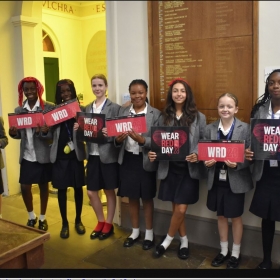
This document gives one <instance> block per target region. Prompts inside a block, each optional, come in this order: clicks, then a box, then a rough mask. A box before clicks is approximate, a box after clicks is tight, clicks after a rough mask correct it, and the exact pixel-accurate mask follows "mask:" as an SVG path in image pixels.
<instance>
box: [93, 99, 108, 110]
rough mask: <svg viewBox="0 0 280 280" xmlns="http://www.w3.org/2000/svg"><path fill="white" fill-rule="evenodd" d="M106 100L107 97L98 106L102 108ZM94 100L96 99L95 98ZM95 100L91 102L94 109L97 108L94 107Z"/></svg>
mask: <svg viewBox="0 0 280 280" xmlns="http://www.w3.org/2000/svg"><path fill="white" fill-rule="evenodd" d="M106 100H107V98H105V99H104V101H103V102H102V104H100V105H99V106H98V108H100V107H101V108H103V105H104V103H105V102H106ZM95 101H96V100H95ZM95 101H94V102H93V104H92V108H94V109H97V108H96V103H95Z"/></svg>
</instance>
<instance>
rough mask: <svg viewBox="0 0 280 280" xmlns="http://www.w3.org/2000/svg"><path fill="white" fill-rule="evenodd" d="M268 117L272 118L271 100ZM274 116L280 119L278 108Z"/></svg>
mask: <svg viewBox="0 0 280 280" xmlns="http://www.w3.org/2000/svg"><path fill="white" fill-rule="evenodd" d="M268 118H269V119H272V107H271V101H270V102H269V109H268ZM274 118H275V119H280V110H278V111H277V112H276V113H275V114H274Z"/></svg>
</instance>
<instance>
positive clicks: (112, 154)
mask: <svg viewBox="0 0 280 280" xmlns="http://www.w3.org/2000/svg"><path fill="white" fill-rule="evenodd" d="M92 105H93V102H91V103H90V104H88V105H87V106H86V107H85V109H84V112H86V113H92V110H91V109H92ZM120 108H121V106H120V105H118V104H116V103H114V102H112V101H111V100H110V99H107V102H106V104H105V106H104V108H103V110H102V112H101V113H102V114H105V115H106V118H114V117H116V116H118V114H119V110H120ZM90 145H91V143H90V142H87V143H86V158H87V159H88V158H89V149H90ZM98 151H99V157H100V161H101V162H102V163H105V164H107V163H113V162H117V161H118V155H119V150H118V149H117V148H116V147H115V146H114V137H107V142H106V143H103V144H98Z"/></svg>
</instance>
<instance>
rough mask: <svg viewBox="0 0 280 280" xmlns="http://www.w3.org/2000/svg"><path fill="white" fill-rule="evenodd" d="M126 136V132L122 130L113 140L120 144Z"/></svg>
mask: <svg viewBox="0 0 280 280" xmlns="http://www.w3.org/2000/svg"><path fill="white" fill-rule="evenodd" d="M127 136H128V132H127V131H126V132H123V133H121V134H119V135H118V136H117V137H116V138H115V141H116V142H117V143H118V144H121V143H122V142H123V141H124V140H125V139H126V138H127Z"/></svg>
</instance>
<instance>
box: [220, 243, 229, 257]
mask: <svg viewBox="0 0 280 280" xmlns="http://www.w3.org/2000/svg"><path fill="white" fill-rule="evenodd" d="M220 244H221V254H222V255H224V256H226V255H227V253H228V241H225V242H222V241H220Z"/></svg>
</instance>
